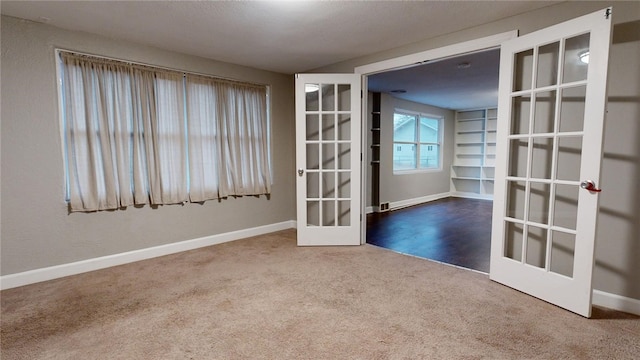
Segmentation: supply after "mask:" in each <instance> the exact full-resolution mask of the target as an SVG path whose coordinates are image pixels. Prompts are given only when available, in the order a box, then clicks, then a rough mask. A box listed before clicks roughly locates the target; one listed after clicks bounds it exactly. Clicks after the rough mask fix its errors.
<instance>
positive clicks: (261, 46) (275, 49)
mask: <svg viewBox="0 0 640 360" xmlns="http://www.w3.org/2000/svg"><path fill="white" fill-rule="evenodd" d="M557 2H558V1H554V2H549V1H5V0H3V1H1V2H0V8H1V12H2V14H4V15H9V16H13V17H18V18H24V19H29V20H33V21H37V22H44V23H48V24H50V25H53V26H57V27H60V28H64V29H71V30H79V31H85V32H89V33H95V34H100V35H103V36H106V37H109V38H115V39H125V40H129V41H133V42H137V43H142V44H148V45H152V46H156V47H159V48H164V49H168V50H173V51H177V52H181V53H185V54H191V55H196V56H201V57H205V58H210V59H216V60H220V61H226V62H230V63H234V64H239V65H246V66H250V67H254V68H258V69H264V70H271V71H276V72H281V73H288V74H293V73H296V72H304V71H309V70H312V69H315V68H319V67H322V66H325V65H330V64H333V63H336V62H340V61H343V60H348V59H353V58H356V57H359V56H363V55H368V54H372V53H376V52H380V51H384V50H388V49H392V48H396V47H399V46H403V45H406V44H409V43H413V42H416V41H419V40H423V39H427V38H432V37H435V36H438V35H442V34H447V33H451V32H454V31H458V30H461V29H465V28H469V27H472V26H475V25H480V24H484V23H487V22H491V21H494V20H497V19H500V18H504V17H509V16H512V15H516V14H520V13H523V12H527V11H531V10H533V9H537V8H541V7H545V6H549V5H552V4H554V3H557Z"/></svg>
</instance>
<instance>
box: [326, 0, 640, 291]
mask: <svg viewBox="0 0 640 360" xmlns="http://www.w3.org/2000/svg"><path fill="white" fill-rule="evenodd" d="M608 6H613V24H614V27H613V43H612V47H611V56H610V70H609V80H608V91H609V98H608V115H607V121H606V124H605V138H604V159H603V167H602V177H601V185H602V188H603V189H604V190H603V192H602V193H600V213H599V218H598V224H597V225H598V232H597V236H596V267H595V271H594V283H593V284H594V288H595V289H597V290H601V291H604V292H607V293H612V294H617V295H620V296H624V297H628V298H632V299H638V300H640V192H638V183H637V182H638V179H640V155H639V154H640V122H639V121H638V119H640V89H639V87H640V84H639V83H638V79H639V78H640V73H639V71H640V68H639V67H638V64H640V54H639V52H640V39H639V37H640V35H639V34H640V2H635V1H614V2H587V1H579V2H565V3H561V4H558V5H553V6H549V7H546V8H542V9H539V10H536V11H532V12H528V13H524V14H520V15H517V16H512V17H509V18H505V19H502V20H499V21H496V22H492V23H488V24H485V25H481V26H477V27H473V28H469V29H465V30H462V31H459V32H455V33H451V34H448V35H444V36H440V37H437V38H431V39H426V40H424V41H420V42H417V43H414V44H411V45H408V46H403V47H399V48H396V49H392V50H389V51H383V52H379V53H376V54H371V55H368V56H364V57H360V58H357V59H352V60H349V61H345V62H341V63H337V64H333V65H330V66H327V67H323V68H320V69H316V70H314V71H316V72H328V73H329V72H338V73H339V72H353V71H354V68H356V67H358V66H362V65H366V64H372V63H375V62H378V61H382V60H387V59H392V58H396V57H400V56H403V55H408V54H413V53H418V52H422V51H425V50H429V49H435V48H439V47H442V46H447V45H452V44H456V43H459V42H463V41H468V40H472V39H477V38H481V37H485V36H490V35H494V34H498V33H502V32H506V31H512V30H516V29H517V30H519V33H520V34H521V35H523V34H527V33H530V32H533V31H535V30H538V29H541V28H544V27H548V26H551V25H554V24H557V23H560V22H563V21H566V20H570V19H573V18H575V17H578V16H582V15H586V14H589V13H591V12H594V11H598V10H601V9H604V8H606V7H608Z"/></svg>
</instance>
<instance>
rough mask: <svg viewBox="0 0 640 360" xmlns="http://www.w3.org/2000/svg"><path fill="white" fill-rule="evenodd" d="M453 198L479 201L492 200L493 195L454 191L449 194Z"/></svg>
mask: <svg viewBox="0 0 640 360" xmlns="http://www.w3.org/2000/svg"><path fill="white" fill-rule="evenodd" d="M451 196H453V197H459V198H466V199H480V200H493V195H489V194H476V193H470V192H459V191H454V192H452V193H451Z"/></svg>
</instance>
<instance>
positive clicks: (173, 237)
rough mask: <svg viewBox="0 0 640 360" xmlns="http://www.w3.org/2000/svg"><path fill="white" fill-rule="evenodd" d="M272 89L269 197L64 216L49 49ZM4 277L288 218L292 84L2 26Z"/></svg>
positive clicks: (12, 22) (188, 59) (160, 53)
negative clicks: (271, 163)
mask: <svg viewBox="0 0 640 360" xmlns="http://www.w3.org/2000/svg"><path fill="white" fill-rule="evenodd" d="M56 47H61V48H65V49H70V50H76V51H80V52H86V53H92V54H97V55H104V56H109V57H114V58H120V59H126V60H132V61H136V62H142V63H147V64H153V65H159V66H164V67H170V68H175V69H180V70H187V71H193V72H199V73H205V74H211V75H218V76H222V77H226V78H232V79H237V80H245V81H251V82H257V83H262V84H269V85H271V90H272V92H271V95H272V96H271V105H272V112H271V121H272V129H271V130H272V133H273V141H272V149H273V152H272V155H273V156H272V159H273V172H274V185H273V191H272V195H271V197H270V198H269V199H267V198H266V197H260V198H255V197H244V198H235V199H234V198H230V199H227V200H222V201H220V202H218V201H208V202H206V203H204V204H202V205H200V204H186V205H184V206H183V205H170V206H160V207H158V208H155V209H154V208H151V207H149V206H144V207H141V208H134V207H129V208H127V209H126V210H117V211H103V212H97V213H73V214H68V212H67V205H66V203H65V202H64V191H63V190H64V176H63V168H62V154H61V142H60V128H59V116H58V104H57V99H58V95H57V89H56V72H55V60H54V49H55V48H56ZM1 60H2V63H1V71H2V110H1V111H2V112H1V115H2V127H1V130H2V135H1V136H2V138H1V141H2V151H1V154H2V168H1V171H2V188H1V190H2V192H1V194H2V207H1V220H2V223H1V224H2V229H1V239H2V254H1V262H2V267H1V270H0V273H1V274H2V275H8V274H13V273H18V272H22V271H26V270H31V269H37V268H43V267H47V266H53V265H58V264H65V263H69V262H74V261H79V260H84V259H91V258H95V257H99V256H105V255H110V254H117V253H122V252H126V251H130V250H136V249H143V248H147V247H152V246H157V245H162V244H168V243H173V242H178V241H182V240H188V239H194V238H199V237H204V236H209V235H215V234H220V233H225V232H230V231H235V230H240V229H246V228H251V227H256V226H261V225H267V224H274V223H279V222H282V221H288V220H292V219H294V218H295V184H294V182H293V181H294V177H293V175H292V174H293V173H294V154H295V147H294V142H293V139H294V136H295V135H294V103H293V77H292V76H288V75H282V74H276V73H271V72H266V71H261V70H256V69H251V68H246V67H241V66H236V65H233V64H227V63H221V62H215V61H211V60H207V59H203V58H198V57H193V56H187V55H183V54H178V53H174V52H169V51H164V50H161V49H157V48H152V47H148V46H144V45H139V44H133V43H127V42H122V41H115V40H112V39H107V38H104V37H99V36H96V35H90V34H87V33H81V32H72V31H66V30H61V29H58V28H54V27H51V26H48V25H42V24H37V23H33V22H28V21H25V20H20V19H16V18H11V17H6V16H3V17H2V58H1Z"/></svg>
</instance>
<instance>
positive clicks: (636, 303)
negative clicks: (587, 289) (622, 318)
mask: <svg viewBox="0 0 640 360" xmlns="http://www.w3.org/2000/svg"><path fill="white" fill-rule="evenodd" d="M592 303H593V305H597V306H602V307H606V308H609V309H613V310H618V311H622V312H626V313H630V314H635V315H640V300H638V299H632V298H628V297H624V296H620V295H616V294H611V293H607V292H604V291H600V290H593V299H592Z"/></svg>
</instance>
